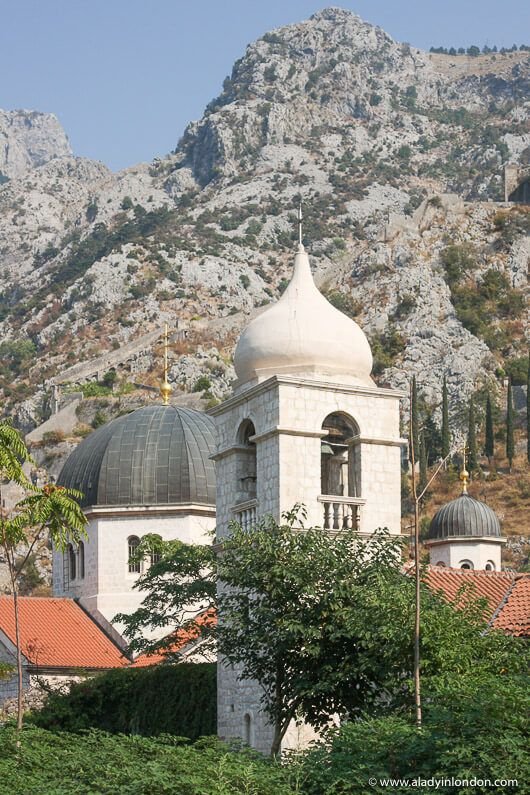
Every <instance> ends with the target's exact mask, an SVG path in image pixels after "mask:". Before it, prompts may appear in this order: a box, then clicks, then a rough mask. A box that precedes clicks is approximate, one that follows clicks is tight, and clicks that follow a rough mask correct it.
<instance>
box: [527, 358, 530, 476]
mask: <svg viewBox="0 0 530 795" xmlns="http://www.w3.org/2000/svg"><path fill="white" fill-rule="evenodd" d="M526 458H527V460H528V463H529V464H530V351H529V352H528V371H527V374H526Z"/></svg>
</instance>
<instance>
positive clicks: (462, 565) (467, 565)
mask: <svg viewBox="0 0 530 795" xmlns="http://www.w3.org/2000/svg"><path fill="white" fill-rule="evenodd" d="M458 565H459V567H460V568H461V569H474V568H475V567H474V566H473V563H472V561H470V560H461V561H460V563H459V564H458Z"/></svg>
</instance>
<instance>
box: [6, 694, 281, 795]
mask: <svg viewBox="0 0 530 795" xmlns="http://www.w3.org/2000/svg"><path fill="white" fill-rule="evenodd" d="M155 696H156V694H155ZM0 780H1V782H2V784H1V790H2V792H5V793H8V792H9V793H13V795H15V793H20V795H23V794H24V795H30V793H31V795H52V793H53V795H96V793H97V795H176V793H178V795H199V793H200V795H294V792H295V790H294V789H291V787H290V786H289V784H288V783H287V773H286V771H284V770H282V769H281V768H280V767H279V766H278V765H276V764H273V763H271V762H268V761H267V760H265V759H263V758H262V757H259V756H258V755H257V754H255V753H252V752H250V751H245V750H241V751H239V752H235V751H233V750H231V749H230V748H228V746H226V745H224V744H222V743H220V742H218V741H217V740H216V739H215V738H204V739H202V740H200V741H199V742H197V743H195V744H193V745H191V744H187V743H186V742H185V741H183V740H182V739H180V738H178V737H170V736H167V735H165V736H161V737H158V738H156V739H155V738H147V737H123V736H117V735H110V734H106V733H104V732H101V731H90V732H88V733H87V734H84V735H83V736H79V735H72V734H67V733H59V734H54V733H52V732H47V731H44V730H42V729H36V728H33V727H28V728H27V729H25V730H24V732H23V734H22V747H21V748H20V750H18V751H17V749H16V746H15V732H14V729H13V728H11V727H8V728H3V729H0Z"/></svg>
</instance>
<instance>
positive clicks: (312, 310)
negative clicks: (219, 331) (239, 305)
mask: <svg viewBox="0 0 530 795" xmlns="http://www.w3.org/2000/svg"><path fill="white" fill-rule="evenodd" d="M234 367H235V370H236V373H237V376H238V383H239V384H240V385H241V384H245V383H247V382H249V381H253V380H256V379H257V380H258V381H261V380H264V379H265V378H269V377H270V376H271V375H282V374H296V375H299V374H307V375H320V376H340V377H341V378H340V380H341V381H344V380H346V381H347V382H349V383H353V384H361V385H366V386H373V381H372V379H371V378H370V373H371V372H372V352H371V350H370V345H369V343H368V340H367V339H366V336H365V335H364V332H363V331H362V330H361V328H360V327H359V326H358V325H357V323H355V322H354V321H353V320H351V319H350V318H349V317H346V315H344V314H343V313H342V312H339V310H338V309H335V307H334V306H332V305H331V304H330V303H329V301H327V300H326V299H325V298H324V296H323V295H322V293H320V292H319V290H318V289H317V287H316V285H315V283H314V281H313V276H312V274H311V267H310V265H309V258H308V256H307V253H306V251H305V249H304V247H303V245H302V244H301V243H300V245H299V246H298V253H297V254H296V256H295V260H294V272H293V277H292V279H291V281H290V283H289V285H288V287H287V289H286V290H285V292H284V293H283V295H282V297H281V298H280V300H279V301H277V303H275V304H274V305H273V306H271V307H269V308H268V309H266V310H265V312H263V313H262V314H261V315H258V317H256V318H254V320H252V321H251V322H250V323H249V325H248V326H247V328H246V329H245V330H244V331H243V333H242V334H241V336H240V338H239V342H238V343H237V346H236V350H235V353H234Z"/></svg>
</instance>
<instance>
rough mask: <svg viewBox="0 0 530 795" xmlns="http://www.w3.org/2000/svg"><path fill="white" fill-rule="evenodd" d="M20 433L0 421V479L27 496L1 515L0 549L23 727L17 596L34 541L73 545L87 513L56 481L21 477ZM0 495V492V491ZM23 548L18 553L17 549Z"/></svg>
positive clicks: (24, 458) (22, 448) (24, 452)
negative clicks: (8, 594) (9, 601)
mask: <svg viewBox="0 0 530 795" xmlns="http://www.w3.org/2000/svg"><path fill="white" fill-rule="evenodd" d="M30 460H31V459H30V456H29V454H28V451H27V448H26V446H25V444H24V442H23V441H22V439H21V437H20V435H19V434H18V433H17V432H16V431H15V430H14V429H13V428H12V427H11V426H9V425H7V424H6V423H0V479H3V480H12V481H14V482H16V483H18V484H19V485H21V486H23V487H24V489H25V491H26V496H25V497H24V498H23V499H22V500H20V501H19V502H18V503H17V504H16V505H15V507H14V509H13V511H12V512H11V513H10V515H8V516H4V515H3V514H2V515H0V549H1V550H2V553H3V557H4V559H5V561H6V564H7V569H8V574H9V581H10V590H11V594H12V597H13V612H14V618H15V645H16V656H17V680H18V697H17V730H18V731H20V729H21V728H22V716H23V705H22V682H23V676H22V650H21V647H20V616H19V611H18V595H19V591H20V586H21V583H23V578H24V574H25V573H26V569H27V567H28V564H30V562H31V559H32V553H33V551H34V549H35V547H36V545H37V544H38V543H39V542H40V541H41V540H42V539H43V538H44V537H45V536H46V535H47V536H48V537H49V538H50V540H51V541H52V543H53V545H54V546H55V547H56V548H58V549H65V547H66V545H67V544H68V543H70V542H72V543H77V542H78V541H80V540H81V538H82V537H83V535H84V532H85V531H84V528H85V524H86V517H85V515H84V513H83V512H82V510H81V508H80V506H79V503H78V501H77V500H78V499H79V497H81V494H80V493H79V492H76V491H74V490H72V489H65V488H63V487H61V486H56V485H54V484H51V483H50V484H46V485H45V486H43V487H42V488H37V487H35V486H33V485H32V484H31V483H30V482H29V481H28V480H27V478H26V476H25V475H24V471H23V464H24V463H25V462H27V461H30ZM0 499H1V495H0ZM21 547H24V548H25V550H26V551H25V552H24V553H23V554H22V555H20V554H19V552H20V548H21Z"/></svg>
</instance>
